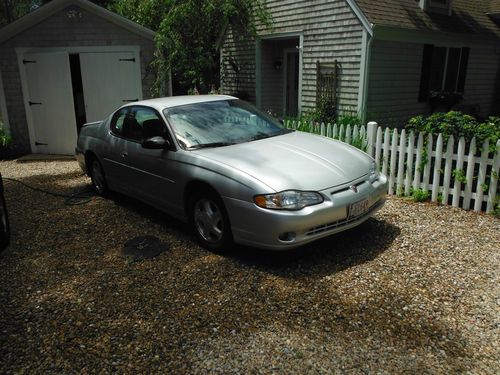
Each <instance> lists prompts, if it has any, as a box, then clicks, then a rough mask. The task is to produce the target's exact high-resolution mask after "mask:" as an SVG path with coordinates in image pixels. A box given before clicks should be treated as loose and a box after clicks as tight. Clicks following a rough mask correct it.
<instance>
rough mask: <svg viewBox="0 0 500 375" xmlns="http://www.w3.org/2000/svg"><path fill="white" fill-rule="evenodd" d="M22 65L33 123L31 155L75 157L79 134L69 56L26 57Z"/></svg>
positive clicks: (46, 54) (27, 55) (63, 54)
mask: <svg viewBox="0 0 500 375" xmlns="http://www.w3.org/2000/svg"><path fill="white" fill-rule="evenodd" d="M22 62H23V65H24V69H25V72H26V80H27V88H28V98H27V99H28V100H27V101H28V103H27V104H26V105H27V106H28V111H30V112H31V118H32V123H33V132H34V134H33V136H34V140H32V151H33V152H35V153H43V154H61V155H73V154H74V153H75V146H76V139H77V130H76V118H75V110H74V105H73V88H72V85H71V71H70V65H69V58H68V54H67V53H66V52H50V53H26V54H24V58H23V61H22Z"/></svg>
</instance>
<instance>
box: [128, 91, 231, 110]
mask: <svg viewBox="0 0 500 375" xmlns="http://www.w3.org/2000/svg"><path fill="white" fill-rule="evenodd" d="M234 99H238V98H235V97H234V96H229V95H182V96H169V97H164V98H156V99H147V100H140V101H138V102H132V103H129V104H128V105H145V106H149V107H153V108H155V109H157V110H159V111H161V110H163V109H165V108H171V107H177V106H180V105H185V104H194V103H207V102H214V101H218V100H234ZM128 105H127V106H128Z"/></svg>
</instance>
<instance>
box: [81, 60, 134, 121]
mask: <svg viewBox="0 0 500 375" xmlns="http://www.w3.org/2000/svg"><path fill="white" fill-rule="evenodd" d="M80 65H81V71H82V83H83V96H84V99H85V114H86V117H87V122H91V121H99V120H103V119H104V118H106V117H107V116H108V115H109V114H111V112H113V111H114V110H115V109H116V108H118V107H120V106H122V105H123V104H126V103H127V102H130V101H137V100H141V99H142V85H141V80H140V61H137V58H136V54H135V53H133V52H102V53H99V52H98V53H96V52H91V53H80Z"/></svg>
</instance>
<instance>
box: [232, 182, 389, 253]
mask: <svg viewBox="0 0 500 375" xmlns="http://www.w3.org/2000/svg"><path fill="white" fill-rule="evenodd" d="M354 187H355V188H354ZM320 193H321V194H322V195H323V197H324V202H323V203H321V204H317V205H314V206H309V207H305V208H303V209H302V210H298V211H282V210H269V209H264V208H260V207H258V206H256V205H255V204H253V203H251V202H246V201H241V200H236V199H231V198H227V197H224V203H225V205H226V208H227V211H228V215H229V218H230V221H231V228H232V233H233V237H234V240H235V242H237V243H240V244H243V245H249V246H253V247H259V248H265V249H270V250H288V249H293V248H296V247H299V246H302V245H304V244H307V243H309V242H312V241H316V240H318V239H320V238H323V237H327V236H330V235H332V234H334V233H338V232H342V231H345V230H347V229H350V228H353V227H355V226H357V225H359V224H361V223H363V222H364V221H366V220H367V219H368V218H370V217H371V216H372V215H373V214H374V213H375V212H376V211H377V210H378V209H380V208H381V207H382V206H383V205H384V203H385V196H386V193H387V178H386V177H385V176H383V175H381V176H380V177H379V178H378V179H377V180H376V181H374V182H369V181H368V180H366V178H365V179H363V178H361V179H359V180H357V181H352V182H350V183H349V184H346V185H343V186H337V187H335V188H330V189H326V190H323V191H320ZM365 200H366V207H367V209H366V210H365V211H364V212H362V213H361V214H359V215H357V216H354V217H352V216H351V217H349V210H350V207H351V205H352V204H353V203H356V202H361V201H365Z"/></svg>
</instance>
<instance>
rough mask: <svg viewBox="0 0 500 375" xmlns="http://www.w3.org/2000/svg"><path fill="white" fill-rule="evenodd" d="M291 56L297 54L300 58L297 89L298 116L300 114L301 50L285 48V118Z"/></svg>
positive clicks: (284, 114)
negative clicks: (289, 56)
mask: <svg viewBox="0 0 500 375" xmlns="http://www.w3.org/2000/svg"><path fill="white" fill-rule="evenodd" d="M289 54H297V55H298V57H299V71H298V72H297V74H298V76H299V77H298V79H299V87H298V88H297V115H299V114H300V110H299V102H300V95H299V91H300V86H301V85H300V50H297V48H284V49H283V116H286V115H287V113H286V110H287V105H286V104H287V99H288V98H287V94H288V91H287V89H286V87H287V84H288V82H287V81H288V55H289Z"/></svg>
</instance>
